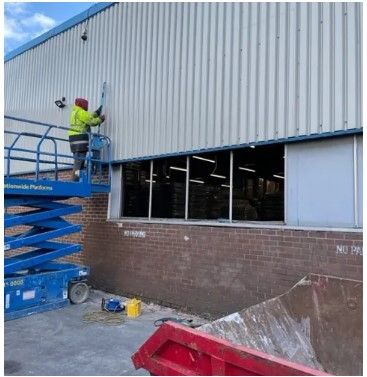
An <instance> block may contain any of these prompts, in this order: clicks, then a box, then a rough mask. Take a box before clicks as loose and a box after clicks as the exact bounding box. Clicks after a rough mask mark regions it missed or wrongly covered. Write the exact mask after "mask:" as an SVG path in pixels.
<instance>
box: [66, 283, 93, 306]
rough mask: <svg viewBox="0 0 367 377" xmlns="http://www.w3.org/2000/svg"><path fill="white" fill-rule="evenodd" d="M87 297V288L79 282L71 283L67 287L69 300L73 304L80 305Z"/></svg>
mask: <svg viewBox="0 0 367 377" xmlns="http://www.w3.org/2000/svg"><path fill="white" fill-rule="evenodd" d="M88 297H89V286H88V285H87V284H86V283H84V282H81V281H78V282H76V283H71V284H70V287H69V300H70V301H71V302H72V303H73V304H82V303H83V302H85V301H86V300H87V298H88Z"/></svg>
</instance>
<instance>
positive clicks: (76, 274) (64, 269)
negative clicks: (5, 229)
mask: <svg viewBox="0 0 367 377" xmlns="http://www.w3.org/2000/svg"><path fill="white" fill-rule="evenodd" d="M88 274H89V268H88V267H83V266H78V265H75V264H71V263H47V264H43V265H42V266H41V267H38V268H37V270H27V271H24V273H22V272H19V273H15V274H11V275H6V276H5V281H4V285H5V292H4V293H5V295H4V301H5V320H6V321H7V320H11V319H16V318H20V317H25V316H28V315H31V314H35V313H40V312H44V311H47V310H53V309H57V308H61V307H63V306H65V305H68V304H69V302H70V301H69V299H68V290H69V287H70V285H71V284H73V283H75V282H78V281H82V280H85V278H86V276H87V275H88Z"/></svg>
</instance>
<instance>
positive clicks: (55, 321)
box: [4, 291, 205, 376]
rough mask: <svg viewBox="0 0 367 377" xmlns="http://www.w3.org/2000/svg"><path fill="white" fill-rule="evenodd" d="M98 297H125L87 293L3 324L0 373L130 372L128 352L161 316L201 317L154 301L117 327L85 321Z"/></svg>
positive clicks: (97, 306) (141, 372)
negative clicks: (81, 301)
mask: <svg viewBox="0 0 367 377" xmlns="http://www.w3.org/2000/svg"><path fill="white" fill-rule="evenodd" d="M102 297H108V298H110V297H117V298H120V299H121V300H122V301H123V302H124V301H126V300H127V299H126V298H123V297H119V296H116V295H109V294H107V293H104V292H101V291H92V292H91V295H90V298H89V299H88V300H87V302H85V303H84V304H81V305H69V306H67V307H65V308H62V309H58V310H54V311H50V312H46V313H40V314H36V315H32V316H29V317H26V318H20V319H17V320H13V321H8V322H5V351H4V352H5V354H4V358H5V375H26V376H32V375H39V376H44V375H49V376H50V375H51V376H52V375H54V376H63V375H69V376H77V375H78V376H86V375H89V376H101V375H104V376H111V375H115V376H116V375H120V376H133V375H148V373H147V372H146V371H145V370H138V371H136V370H135V369H134V366H133V364H132V362H131V355H132V354H133V353H134V352H135V351H136V350H137V349H138V347H139V346H140V345H141V344H142V343H143V342H144V341H145V340H146V339H147V338H148V337H149V336H150V335H151V334H152V333H153V332H154V331H155V330H156V327H154V321H155V320H157V319H160V318H162V317H178V316H180V317H184V318H192V319H194V321H196V322H199V323H203V322H205V321H203V320H202V319H200V318H198V317H195V316H192V315H187V314H184V313H182V312H178V311H176V310H174V309H170V308H165V307H161V306H158V305H154V304H144V303H143V305H142V315H141V316H140V317H138V318H136V319H128V318H126V321H125V322H124V323H122V324H119V325H108V324H104V323H96V322H85V321H84V320H83V317H84V318H85V315H86V314H89V313H91V312H94V311H99V310H100V305H101V299H102Z"/></svg>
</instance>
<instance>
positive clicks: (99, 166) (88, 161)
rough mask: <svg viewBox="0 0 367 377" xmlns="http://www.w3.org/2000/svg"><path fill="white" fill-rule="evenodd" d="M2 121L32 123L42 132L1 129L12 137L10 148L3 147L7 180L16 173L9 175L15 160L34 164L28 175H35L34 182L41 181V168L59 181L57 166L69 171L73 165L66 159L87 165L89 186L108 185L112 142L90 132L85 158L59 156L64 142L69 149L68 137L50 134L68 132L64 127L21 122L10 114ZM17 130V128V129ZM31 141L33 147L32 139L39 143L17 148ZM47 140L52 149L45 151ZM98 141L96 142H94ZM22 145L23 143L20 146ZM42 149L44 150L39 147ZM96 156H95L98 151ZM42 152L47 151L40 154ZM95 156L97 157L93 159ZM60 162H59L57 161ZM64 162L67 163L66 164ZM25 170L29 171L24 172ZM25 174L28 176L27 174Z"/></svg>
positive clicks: (23, 120) (26, 120) (21, 119)
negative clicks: (47, 167)
mask: <svg viewBox="0 0 367 377" xmlns="http://www.w3.org/2000/svg"><path fill="white" fill-rule="evenodd" d="M4 118H5V119H7V120H10V121H16V122H19V123H22V124H33V125H36V126H40V127H41V128H43V132H40V133H35V132H28V131H27V130H26V131H16V130H14V128H15V127H13V130H11V128H12V127H8V129H5V127H4V134H5V135H12V136H10V137H12V141H11V142H10V143H9V144H10V145H5V143H4V159H5V160H6V167H4V169H5V176H6V177H8V178H10V177H11V176H12V175H14V174H15V173H14V172H12V166H14V165H12V162H13V163H14V161H24V162H30V163H35V169H34V170H30V171H29V173H33V172H34V175H35V179H36V180H38V179H40V174H41V173H42V172H43V171H41V165H42V164H45V165H49V166H50V168H49V169H47V171H51V172H53V174H54V179H55V180H59V171H60V166H62V167H63V169H71V168H72V166H73V162H67V161H68V160H71V161H73V160H74V159H78V160H84V161H85V165H86V178H87V182H88V183H107V184H110V182H111V170H112V169H111V140H110V138H109V137H107V136H105V135H102V134H99V133H98V134H96V133H92V132H88V142H89V148H88V152H87V154H86V157H85V158H82V157H76V156H73V155H72V154H65V153H60V152H59V151H60V149H62V148H60V146H59V144H60V143H67V145H66V144H65V146H66V147H67V148H68V147H69V140H68V139H67V138H62V137H57V136H52V135H51V134H52V132H53V131H55V130H63V131H65V134H67V131H68V130H69V129H68V128H67V127H62V126H57V125H54V124H49V123H42V122H37V121H33V120H29V119H23V118H18V117H13V116H9V115H5V116H4ZM18 129H19V127H18ZM30 139H32V140H33V144H34V140H35V139H36V140H38V142H37V145H36V148H35V149H32V148H27V147H22V146H20V143H21V142H25V144H27V143H28V141H29V140H30ZM46 141H49V142H50V143H51V145H52V148H51V150H50V148H49V147H48V149H46V148H45V142H46ZM96 141H97V142H96ZM23 145H24V144H23ZM42 147H43V148H42ZM96 148H98V151H99V153H96V151H97V149H96ZM42 149H46V150H44V151H42ZM24 154H31V157H25V156H24ZM43 156H48V157H51V158H50V159H45V157H43ZM96 156H98V157H97V158H96ZM60 160H62V161H60ZM65 160H67V161H65ZM103 167H107V169H108V172H107V182H106V175H105V174H104V172H103V170H104V169H103ZM27 170H28V169H27ZM27 175H28V173H27Z"/></svg>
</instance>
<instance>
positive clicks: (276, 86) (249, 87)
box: [5, 3, 362, 160]
mask: <svg viewBox="0 0 367 377" xmlns="http://www.w3.org/2000/svg"><path fill="white" fill-rule="evenodd" d="M361 13H362V5H361V3H117V4H115V5H113V6H111V7H109V8H107V9H105V10H103V11H101V12H99V13H97V14H96V15H94V16H93V17H92V18H91V19H90V21H89V25H88V40H87V41H86V42H85V43H83V42H82V40H81V38H80V36H81V34H82V32H83V29H84V25H85V24H79V25H76V26H74V27H72V28H71V29H69V30H66V31H65V32H63V33H61V34H59V35H57V36H55V37H53V38H51V39H49V40H47V41H46V42H45V43H42V44H40V45H39V46H37V47H35V48H33V49H31V50H28V51H26V52H24V53H23V54H21V55H19V56H16V57H15V58H14V59H12V60H10V61H8V62H6V64H5V112H6V113H7V114H11V115H17V116H22V117H25V118H30V119H34V120H42V121H45V122H54V123H57V124H59V125H67V123H68V117H69V110H70V106H71V104H72V101H73V99H74V98H75V97H77V96H83V97H86V98H88V99H89V100H90V103H91V107H97V105H98V102H99V96H100V90H101V85H102V82H103V81H104V80H106V81H107V83H108V88H107V94H106V99H107V104H106V113H107V122H106V124H105V126H104V128H105V131H106V132H107V134H108V135H109V136H111V138H112V140H113V158H114V160H122V159H128V158H138V157H143V156H153V155H154V156H155V155H161V154H166V153H175V152H184V151H191V150H196V149H206V148H216V147H221V146H229V145H238V144H242V143H248V142H256V141H266V140H273V139H274V140H276V139H279V138H288V137H293V136H300V135H311V134H318V133H326V132H334V131H338V130H347V129H354V128H360V127H362V124H361V92H362V88H361V77H362V57H361V45H362V24H361V22H362V20H361ZM62 96H65V97H66V98H67V103H68V107H66V108H65V109H63V110H60V109H58V108H56V106H55V105H54V101H55V100H56V99H58V98H60V97H62Z"/></svg>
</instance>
